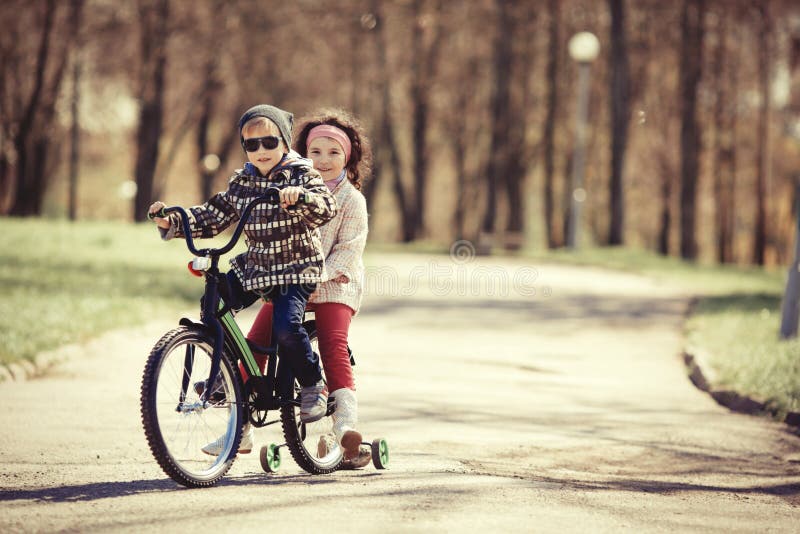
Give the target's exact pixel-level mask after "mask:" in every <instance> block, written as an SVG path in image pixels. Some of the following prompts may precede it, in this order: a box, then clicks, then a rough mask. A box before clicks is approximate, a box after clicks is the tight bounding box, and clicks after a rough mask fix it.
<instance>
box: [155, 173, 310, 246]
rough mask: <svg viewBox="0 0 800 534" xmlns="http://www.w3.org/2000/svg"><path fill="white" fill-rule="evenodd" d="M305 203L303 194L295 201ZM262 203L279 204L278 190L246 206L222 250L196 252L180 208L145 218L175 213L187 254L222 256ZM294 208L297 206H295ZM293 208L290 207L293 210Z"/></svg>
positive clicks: (236, 240)
mask: <svg viewBox="0 0 800 534" xmlns="http://www.w3.org/2000/svg"><path fill="white" fill-rule="evenodd" d="M305 201H306V196H305V193H301V194H300V198H298V199H297V203H298V204H299V203H304V202H305ZM264 203H269V204H273V205H275V204H278V203H280V189H279V188H277V187H270V188H267V191H266V194H264V195H263V196H260V197H258V198H254V199H253V200H251V201H250V203H249V204H248V205H247V206H245V208H244V210H243V211H242V214H241V216H240V217H239V223H238V224H237V225H236V229H235V230H234V231H233V236H232V237H231V239H230V241H229V242H228V244H226V245H225V246H224V247H222V248H204V249H201V250H198V249H197V248H196V247H195V245H194V238H192V229H191V227H190V226H189V215H188V214H187V213H186V210H185V209H183V208H182V207H180V206H171V207H163V208H161V209H160V210H158V211H157V212H156V213H148V214H147V218H148V219H150V220H152V219H155V218H156V217H158V218H165V217H167V215H169V214H170V213H177V214H178V215H180V218H181V227H182V229H183V235H184V236H185V239H186V246H187V247H188V249H189V252H191V253H192V254H194V255H195V256H222V255H223V254H226V253H228V252H230V251H231V249H232V248H233V247H234V246H235V245H236V243H237V242H238V241H239V237H241V235H242V232H243V231H244V225H245V224H246V223H247V219H248V217H249V216H250V212H251V211H253V208H255V207H256V206H257V205H259V204H264ZM295 206H297V204H295ZM295 206H290V207H292V208H293V207H295Z"/></svg>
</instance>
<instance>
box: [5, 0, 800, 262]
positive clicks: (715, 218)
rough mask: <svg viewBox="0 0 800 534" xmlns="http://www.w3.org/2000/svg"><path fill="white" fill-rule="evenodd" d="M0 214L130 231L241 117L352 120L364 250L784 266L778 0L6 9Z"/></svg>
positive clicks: (213, 155)
mask: <svg viewBox="0 0 800 534" xmlns="http://www.w3.org/2000/svg"><path fill="white" fill-rule="evenodd" d="M0 24H1V25H2V27H3V28H4V31H3V32H2V33H1V34H0V69H1V70H2V75H1V76H0V147H1V148H2V151H0V214H2V215H12V216H23V217H45V218H55V219H74V220H110V219H116V220H123V221H133V220H142V219H143V217H144V216H145V213H146V208H147V206H148V205H149V204H150V202H151V201H152V200H154V199H162V200H164V201H165V202H167V203H170V204H183V205H188V204H197V203H200V202H202V201H204V200H205V199H206V198H208V197H209V196H210V195H211V194H213V193H214V192H216V191H218V190H221V189H224V188H225V186H226V182H227V178H228V176H229V175H230V173H231V171H232V170H233V169H235V168H238V167H241V165H242V163H243V161H244V160H245V157H244V155H243V153H242V150H241V148H240V146H239V142H238V132H237V130H236V122H237V120H238V118H239V116H240V115H241V113H242V112H243V111H244V110H245V109H247V108H248V107H250V106H251V105H254V104H257V103H271V104H275V105H278V106H280V107H282V108H284V109H287V110H290V111H292V112H294V113H295V115H296V120H298V121H299V120H301V118H302V116H303V115H304V114H306V113H310V112H312V111H314V110H315V109H317V108H319V107H321V106H338V107H343V108H346V109H348V110H350V111H352V112H353V113H355V114H356V115H357V116H358V117H359V118H360V119H361V121H362V122H363V124H364V125H365V127H366V129H367V132H368V134H369V136H370V138H371V141H372V144H373V147H374V152H375V162H374V174H373V176H372V177H371V179H370V180H369V181H368V182H367V184H366V186H365V189H364V193H365V195H366V196H367V199H368V202H369V209H370V214H371V239H372V240H373V241H382V242H414V241H416V242H432V243H439V244H447V243H451V242H453V241H454V240H458V239H467V240H469V241H471V242H473V243H476V246H477V247H478V250H479V251H482V252H489V251H491V250H492V249H495V250H496V249H509V250H515V249H519V248H538V249H555V248H561V247H567V248H570V247H573V248H574V247H579V246H583V245H586V246H589V245H591V246H595V245H600V246H603V245H626V246H634V247H641V248H646V249H649V250H653V251H657V252H659V253H661V254H664V255H673V256H679V257H682V258H685V259H691V260H702V261H703V262H719V263H737V264H759V265H775V264H787V263H788V262H789V261H790V260H791V258H792V255H793V243H794V239H795V236H794V229H795V225H796V223H795V218H794V216H793V213H794V204H795V202H796V200H797V198H796V197H797V194H796V187H797V184H798V182H799V181H800V2H798V1H796V0H772V1H758V0H682V1H674V2H663V1H661V0H637V1H635V2H634V1H624V0H607V1H596V0H594V1H592V0H561V1H560V0H542V1H532V0H529V1H516V2H515V1H504V0H469V1H464V2H447V1H443V0H386V1H379V0H340V1H327V2H323V1H314V0H295V1H292V2H271V1H256V0H230V1H223V0H202V1H195V2H188V1H182V0H59V1H56V0H3V2H2V3H0Z"/></svg>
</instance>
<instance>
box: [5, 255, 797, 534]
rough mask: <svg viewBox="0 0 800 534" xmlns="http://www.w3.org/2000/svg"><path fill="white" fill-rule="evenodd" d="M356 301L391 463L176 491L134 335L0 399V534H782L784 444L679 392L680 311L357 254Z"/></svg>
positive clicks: (250, 469)
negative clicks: (144, 396) (150, 411)
mask: <svg viewBox="0 0 800 534" xmlns="http://www.w3.org/2000/svg"><path fill="white" fill-rule="evenodd" d="M503 273H504V274H503ZM504 284H505V285H504ZM368 287H369V288H370V293H369V297H368V299H367V300H366V301H365V305H364V308H363V311H362V313H361V314H360V315H359V316H358V317H357V318H356V320H355V321H354V323H353V329H352V335H351V337H352V340H353V343H352V344H353V347H354V349H355V351H356V358H357V361H358V365H357V367H356V370H357V379H358V394H359V399H360V401H361V405H362V408H361V420H362V430H363V431H364V432H365V434H366V435H367V436H369V437H377V436H382V437H385V438H386V439H387V440H388V441H389V444H390V447H391V468H390V469H388V470H386V471H382V472H379V471H376V470H374V469H373V468H372V467H369V468H367V469H364V470H362V471H356V472H340V473H336V474H335V475H332V476H325V477H312V476H310V475H306V474H304V473H303V472H302V471H300V470H299V468H297V467H296V466H295V465H293V464H292V463H291V460H290V459H288V458H287V459H286V460H285V461H284V468H283V471H282V472H281V473H279V474H277V475H267V474H265V473H263V472H262V471H261V468H260V466H259V463H258V458H257V456H256V455H255V454H250V455H246V456H245V455H242V456H241V457H240V458H239V460H237V462H236V464H235V465H234V467H233V469H232V470H231V473H230V474H229V476H228V477H227V478H226V479H225V480H224V481H223V482H222V483H220V484H219V486H217V487H215V488H213V489H206V490H187V489H184V488H181V487H179V486H177V485H176V484H174V483H173V482H172V481H171V480H169V479H168V478H166V476H165V475H164V474H163V473H162V472H161V471H160V470H159V468H158V466H157V465H156V464H155V462H154V460H153V459H152V457H151V456H150V453H149V450H148V449H147V446H146V444H145V441H144V436H143V433H142V430H141V425H140V422H139V413H138V388H139V381H140V377H141V370H142V366H143V361H144V358H145V355H146V354H147V352H148V351H149V349H150V347H151V346H152V345H153V343H154V342H155V341H156V339H157V338H158V337H159V336H160V335H161V333H163V332H164V331H165V330H166V329H168V328H170V327H172V326H173V324H174V323H167V324H164V323H159V324H150V325H147V326H144V327H141V328H136V329H132V330H126V331H117V332H113V333H110V334H108V335H105V336H103V337H101V338H98V339H96V340H94V341H92V342H91V343H89V344H86V345H83V346H80V347H75V346H73V347H65V348H64V349H63V351H66V352H70V351H72V352H73V353H74V354H73V356H71V357H69V358H68V359H67V361H66V362H65V363H64V364H62V365H60V366H58V367H57V368H55V369H54V370H53V371H52V372H51V373H50V374H49V376H47V377H46V378H43V379H37V380H33V381H29V382H23V383H15V382H5V383H3V384H2V385H0V405H2V406H3V408H4V409H3V410H2V411H0V425H2V428H3V433H2V434H0V462H2V465H3V469H2V472H1V473H0V530H2V531H4V532H19V531H23V532H29V531H69V530H80V531H115V532H117V531H123V532H125V531H127V532H134V531H136V532H140V531H142V530H144V529H148V530H151V531H157V532H161V531H164V532H172V531H178V530H181V531H185V530H186V529H191V530H193V531H195V530H197V529H199V528H203V527H211V528H213V529H214V531H215V532H248V531H257V530H263V529H264V528H265V527H267V526H268V528H270V529H271V530H272V531H276V532H289V531H292V532H297V531H300V532H311V531H315V532H318V531H319V530H320V529H326V530H340V529H342V528H357V529H358V530H360V531H367V532H375V531H381V532H407V531H430V530H434V529H435V530H443V531H448V532H449V531H464V532H477V531H486V530H489V531H500V530H505V531H512V532H520V531H553V530H559V531H562V530H566V531H586V530H591V531H601V532H602V531H619V530H636V531H653V532H664V531H681V532H685V531H703V532H709V531H711V532H713V531H719V532H723V531H724V532H736V531H738V532H752V531H764V530H771V531H785V532H791V531H796V528H797V524H798V521H800V439H798V437H797V436H794V435H792V434H790V433H789V432H787V429H786V427H785V426H784V425H781V424H777V423H773V422H771V421H768V420H765V419H761V418H754V417H749V416H745V415H740V414H734V413H730V412H728V411H727V410H725V409H724V408H722V407H720V406H718V405H717V404H716V403H715V402H714V401H713V400H712V399H710V398H709V397H708V396H706V395H705V394H703V393H702V392H700V391H698V390H696V389H695V388H694V387H693V386H692V384H691V383H690V382H689V380H688V379H687V377H686V373H685V370H684V367H683V364H682V362H681V359H680V353H681V348H682V336H681V323H682V319H683V313H684V312H685V309H686V306H687V303H688V299H687V297H686V296H685V295H680V294H676V293H674V292H672V291H670V290H668V289H666V288H663V287H659V286H657V285H654V284H653V283H652V282H650V281H648V280H645V279H643V278H639V277H635V276H630V275H621V274H617V273H612V272H607V271H602V270H596V269H583V268H568V267H560V266H559V267H556V266H550V265H541V266H530V265H527V264H525V263H523V262H521V261H516V260H496V259H494V258H493V259H492V261H491V263H489V262H481V261H479V260H472V261H463V262H460V263H459V262H453V261H452V260H449V259H447V258H435V257H431V258H427V257H423V256H403V255H385V256H377V257H374V258H373V262H372V266H371V269H370V272H369V273H368ZM504 288H505V289H504ZM252 317H253V314H252V313H251V312H246V313H243V314H241V315H240V317H239V319H240V322H241V323H242V324H249V322H250V321H252ZM256 439H257V445H260V444H264V443H268V442H270V441H278V440H279V436H278V431H277V430H273V429H260V430H259V431H257V434H256Z"/></svg>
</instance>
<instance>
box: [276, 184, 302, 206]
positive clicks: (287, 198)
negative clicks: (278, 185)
mask: <svg viewBox="0 0 800 534" xmlns="http://www.w3.org/2000/svg"><path fill="white" fill-rule="evenodd" d="M304 192H305V191H304V189H303V188H302V187H297V186H294V185H290V186H289V187H285V188H283V189H281V192H280V199H281V207H282V208H284V209H286V208H288V207H289V206H294V205H295V204H297V199H299V198H300V195H302V194H303V193H304Z"/></svg>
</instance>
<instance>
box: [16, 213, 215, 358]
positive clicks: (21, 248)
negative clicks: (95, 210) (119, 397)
mask: <svg viewBox="0 0 800 534" xmlns="http://www.w3.org/2000/svg"><path fill="white" fill-rule="evenodd" d="M0 236H2V237H0V363H10V362H14V361H17V360H20V359H29V360H30V359H32V358H34V356H35V355H36V354H37V353H39V352H41V351H43V350H47V349H52V348H54V347H57V346H59V345H61V344H64V343H70V342H77V341H82V340H85V339H87V338H90V337H92V336H96V335H97V334H98V333H100V332H103V331H106V330H110V329H113V328H120V327H125V326H132V325H136V324H141V323H143V322H145V321H147V320H149V319H152V318H170V317H176V314H177V313H179V312H180V311H183V310H186V309H191V308H193V307H195V306H198V304H197V303H198V299H199V297H200V295H201V294H202V292H203V285H202V280H201V279H199V278H195V277H193V276H190V275H188V272H187V270H186V268H185V265H186V262H187V261H188V260H189V259H191V256H190V254H189V252H188V251H187V250H186V248H185V245H184V243H183V241H182V240H174V241H171V242H168V243H165V242H163V241H162V240H161V239H159V237H158V233H157V231H156V230H155V228H154V226H153V225H152V224H142V225H131V224H125V223H111V222H102V223H92V222H79V223H68V222H57V221H47V220H39V219H9V218H3V219H0Z"/></svg>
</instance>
